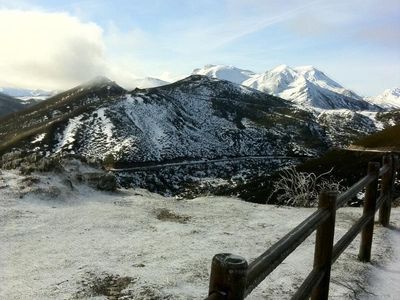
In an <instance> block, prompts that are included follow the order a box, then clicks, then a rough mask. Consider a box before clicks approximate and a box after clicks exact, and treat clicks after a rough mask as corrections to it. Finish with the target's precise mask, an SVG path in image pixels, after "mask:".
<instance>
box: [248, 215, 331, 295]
mask: <svg viewBox="0 0 400 300" xmlns="http://www.w3.org/2000/svg"><path fill="white" fill-rule="evenodd" d="M328 218H329V211H328V210H326V209H319V210H317V211H316V212H314V213H313V214H312V215H310V216H309V217H308V218H307V219H305V220H304V221H303V222H301V223H300V224H299V225H297V226H296V227H295V228H294V229H292V230H291V231H290V232H289V233H288V234H286V235H285V236H284V237H283V238H281V239H280V240H279V241H278V242H276V243H275V244H274V245H272V246H271V247H270V248H269V249H268V250H267V251H265V252H264V253H263V254H261V255H260V256H259V257H258V258H256V259H255V260H254V261H253V262H251V263H250V265H249V270H248V275H247V282H248V284H247V290H246V295H248V294H250V293H251V291H252V290H253V289H254V288H255V287H256V286H257V285H259V284H260V282H261V281H263V280H264V279H265V277H267V276H268V275H269V274H270V273H271V272H272V271H273V270H274V269H275V268H276V267H277V266H279V265H280V264H281V263H282V261H284V260H285V259H286V257H288V256H289V255H290V254H291V253H292V252H293V251H294V250H295V249H296V248H297V247H298V246H299V245H301V243H302V242H303V241H304V240H305V239H306V238H307V237H308V236H310V235H311V233H313V232H314V231H315V230H316V229H317V228H318V227H319V226H320V225H321V224H322V223H324V222H325V221H326V220H327V219H328Z"/></svg>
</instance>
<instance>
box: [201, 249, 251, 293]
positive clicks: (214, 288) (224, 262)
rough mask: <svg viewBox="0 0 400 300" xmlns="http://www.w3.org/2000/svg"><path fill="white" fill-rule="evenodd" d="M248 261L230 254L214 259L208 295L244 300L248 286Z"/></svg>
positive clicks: (220, 255) (218, 255) (219, 255)
mask: <svg viewBox="0 0 400 300" xmlns="http://www.w3.org/2000/svg"><path fill="white" fill-rule="evenodd" d="M247 268H248V263H247V261H246V259H244V258H243V257H241V256H237V255H232V254H230V253H220V254H217V255H215V256H214V257H213V260H212V264H211V275H210V286H209V290H208V295H212V294H214V293H217V294H219V295H221V297H220V299H226V300H243V299H244V296H245V291H246V284H247Z"/></svg>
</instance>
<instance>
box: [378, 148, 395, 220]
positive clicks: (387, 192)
mask: <svg viewBox="0 0 400 300" xmlns="http://www.w3.org/2000/svg"><path fill="white" fill-rule="evenodd" d="M383 165H387V166H389V171H388V172H386V173H385V174H383V176H382V183H381V195H383V196H384V201H383V203H382V205H381V208H380V210H379V223H380V224H381V225H382V226H384V227H388V226H389V221H390V210H391V208H392V197H391V196H392V183H393V160H392V156H390V155H385V156H384V157H383Z"/></svg>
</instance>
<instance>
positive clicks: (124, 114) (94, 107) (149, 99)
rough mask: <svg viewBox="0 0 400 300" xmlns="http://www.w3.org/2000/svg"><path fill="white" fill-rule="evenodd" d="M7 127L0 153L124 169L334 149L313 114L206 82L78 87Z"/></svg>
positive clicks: (235, 87) (230, 86) (223, 83)
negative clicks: (75, 157)
mask: <svg viewBox="0 0 400 300" xmlns="http://www.w3.org/2000/svg"><path fill="white" fill-rule="evenodd" d="M18 119H19V121H18V124H16V121H15V119H8V120H5V121H4V122H3V123H2V124H1V125H2V126H1V128H0V151H6V150H7V149H10V148H11V147H20V148H22V149H26V150H28V151H32V150H33V149H36V150H42V151H43V152H49V153H58V152H68V153H76V154H80V155H83V156H85V157H90V158H95V159H105V158H106V157H107V156H109V155H112V156H113V158H114V160H115V161H116V162H117V163H120V164H124V165H126V164H130V163H137V162H146V161H148V162H150V161H166V160H182V159H205V158H207V159H213V158H221V157H238V156H249V155H272V156H274V155H276V156H279V155H282V156H303V155H316V154H318V153H320V152H321V151H324V150H325V149H326V147H327V144H326V140H325V137H324V132H323V131H322V130H321V128H320V127H319V125H318V124H317V123H316V122H315V120H314V117H313V115H312V114H311V113H309V112H306V111H303V110H300V109H298V108H295V107H293V106H292V105H291V103H290V102H287V101H284V100H282V99H279V98H276V97H273V96H270V95H267V94H264V93H261V92H257V91H254V90H252V89H248V88H245V87H242V86H239V85H235V84H233V83H230V82H228V81H221V80H217V79H210V78H208V77H204V76H195V75H194V76H190V77H188V78H186V79H184V80H181V81H178V82H176V83H174V84H170V85H166V86H163V87H158V88H153V89H148V90H146V91H140V90H139V91H133V92H130V93H127V92H126V91H124V90H123V89H122V88H120V87H118V86H117V85H115V84H114V83H112V82H110V81H107V82H103V83H102V84H94V85H93V84H91V85H89V86H88V87H87V88H84V87H82V86H81V87H77V88H75V89H72V90H70V91H67V92H65V93H62V94H60V95H58V96H56V97H53V98H50V99H49V100H47V101H44V102H42V103H40V104H39V105H37V106H35V107H34V108H32V109H31V111H29V112H23V113H21V114H20V115H19V116H18Z"/></svg>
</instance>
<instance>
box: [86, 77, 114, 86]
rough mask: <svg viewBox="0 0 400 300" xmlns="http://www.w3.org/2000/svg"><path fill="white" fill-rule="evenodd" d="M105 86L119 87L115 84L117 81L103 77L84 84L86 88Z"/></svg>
mask: <svg viewBox="0 0 400 300" xmlns="http://www.w3.org/2000/svg"><path fill="white" fill-rule="evenodd" d="M104 85H117V84H116V83H115V81H112V80H111V79H109V78H107V77H105V76H102V75H99V76H96V77H94V78H93V79H91V80H89V81H87V82H85V83H84V84H82V86H85V87H92V86H104Z"/></svg>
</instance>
